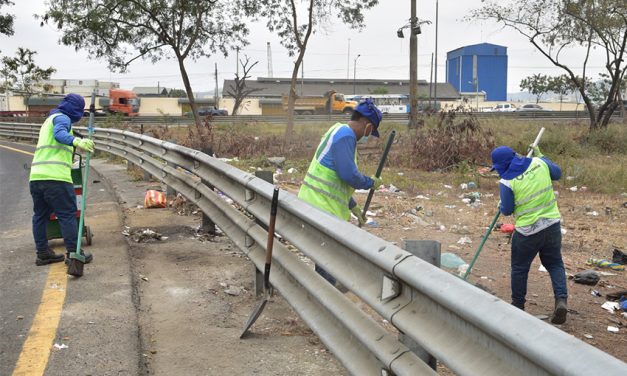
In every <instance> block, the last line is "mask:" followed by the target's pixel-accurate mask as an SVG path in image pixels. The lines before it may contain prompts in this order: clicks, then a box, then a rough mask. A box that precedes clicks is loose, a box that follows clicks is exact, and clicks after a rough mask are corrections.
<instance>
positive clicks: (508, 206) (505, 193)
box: [499, 157, 562, 215]
mask: <svg viewBox="0 0 627 376" xmlns="http://www.w3.org/2000/svg"><path fill="white" fill-rule="evenodd" d="M541 159H542V160H543V161H544V162H545V163H546V164H547V166H549V174H550V176H551V180H553V181H555V180H559V179H560V178H561V177H562V169H561V168H560V167H559V166H558V165H556V164H555V163H553V162H552V161H551V160H550V159H549V158H547V157H542V158H541ZM499 190H500V196H501V213H502V214H503V215H511V214H512V213H513V212H514V206H515V205H514V203H515V199H514V191H512V189H511V188H510V187H509V186H508V185H507V183H506V182H504V181H503V179H501V183H500V184H499Z"/></svg>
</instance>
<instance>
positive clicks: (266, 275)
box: [239, 188, 279, 339]
mask: <svg viewBox="0 0 627 376" xmlns="http://www.w3.org/2000/svg"><path fill="white" fill-rule="evenodd" d="M278 205H279V189H278V188H274V193H273V195H272V203H271V204H270V223H269V224H268V242H267V244H266V265H265V268H264V271H263V299H262V300H260V301H259V302H258V303H257V306H256V307H255V309H254V310H253V312H252V313H251V314H250V316H249V317H248V320H247V321H246V324H245V325H244V330H243V331H242V334H240V336H239V338H240V339H241V338H244V336H245V335H246V332H248V329H250V327H251V326H253V324H254V323H255V321H257V319H258V318H259V315H261V312H262V311H263V309H264V308H265V307H266V303H268V299H270V295H271V292H270V288H271V287H270V266H271V265H272V246H273V245H274V224H275V223H276V211H277V206H278Z"/></svg>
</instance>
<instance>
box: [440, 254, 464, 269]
mask: <svg viewBox="0 0 627 376" xmlns="http://www.w3.org/2000/svg"><path fill="white" fill-rule="evenodd" d="M464 264H466V262H465V261H464V260H463V259H462V258H461V257H459V256H457V255H456V254H454V253H450V252H444V253H442V254H441V255H440V265H441V266H442V267H443V268H448V269H457V268H459V267H460V265H464Z"/></svg>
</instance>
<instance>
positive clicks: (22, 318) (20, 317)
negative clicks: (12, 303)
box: [15, 315, 24, 320]
mask: <svg viewBox="0 0 627 376" xmlns="http://www.w3.org/2000/svg"><path fill="white" fill-rule="evenodd" d="M15 320H24V316H22V315H19V316H17V317H16V318H15Z"/></svg>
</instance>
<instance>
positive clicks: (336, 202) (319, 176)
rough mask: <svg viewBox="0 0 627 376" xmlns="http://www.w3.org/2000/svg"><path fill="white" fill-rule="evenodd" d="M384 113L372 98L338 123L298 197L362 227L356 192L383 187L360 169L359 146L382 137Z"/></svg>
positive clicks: (323, 143) (327, 276) (326, 138)
mask: <svg viewBox="0 0 627 376" xmlns="http://www.w3.org/2000/svg"><path fill="white" fill-rule="evenodd" d="M381 118H382V114H381V111H380V110H379V109H378V108H377V107H376V106H375V105H374V103H372V101H371V100H370V99H366V100H365V101H363V102H361V103H359V105H357V107H356V108H355V111H353V114H352V116H351V120H350V121H349V122H348V123H347V124H344V123H336V124H335V125H333V126H332V127H331V128H330V129H329V130H328V131H327V132H326V133H325V134H324V135H323V136H322V140H321V141H320V144H319V145H318V148H317V149H316V153H315V155H314V157H313V159H312V161H311V164H310V165H309V169H308V170H307V174H306V175H305V178H304V180H303V184H302V185H301V187H300V191H299V193H298V197H299V198H300V199H302V200H304V201H306V202H308V203H309V204H311V205H313V206H315V207H317V208H318V209H321V210H323V211H325V212H327V213H329V214H331V215H334V216H336V217H338V218H340V219H343V220H345V221H348V220H349V219H350V215H351V212H352V213H353V214H354V215H355V216H356V217H357V220H358V221H359V223H360V224H363V223H365V221H366V219H365V218H364V216H363V214H362V209H361V208H360V207H359V205H357V203H356V202H355V200H354V199H353V198H352V195H353V192H354V190H355V189H370V188H372V187H377V186H379V185H380V184H381V179H380V178H377V177H375V176H371V177H367V176H364V175H362V174H361V173H360V172H359V170H358V169H357V154H356V151H357V144H358V143H359V144H364V143H366V142H367V141H368V137H369V136H371V135H372V136H374V137H379V132H378V128H379V125H380V124H381ZM316 271H317V272H318V273H319V274H320V275H321V276H323V277H324V278H325V279H326V280H327V281H329V282H330V283H331V284H333V285H335V282H336V280H335V278H334V277H333V276H331V275H330V274H329V273H328V272H326V271H325V270H324V269H323V268H321V267H320V266H318V265H316Z"/></svg>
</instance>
